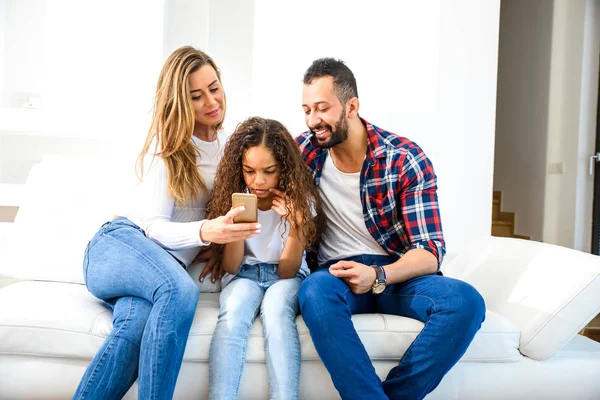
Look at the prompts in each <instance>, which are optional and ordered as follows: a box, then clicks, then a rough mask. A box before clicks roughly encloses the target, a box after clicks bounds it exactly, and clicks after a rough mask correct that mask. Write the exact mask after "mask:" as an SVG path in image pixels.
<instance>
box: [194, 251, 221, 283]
mask: <svg viewBox="0 0 600 400" xmlns="http://www.w3.org/2000/svg"><path fill="white" fill-rule="evenodd" d="M201 261H206V265H205V266H204V269H203V270H202V272H201V273H200V276H199V277H198V280H199V281H200V282H202V281H203V280H204V278H205V277H206V275H208V274H209V273H210V276H211V278H210V280H211V282H213V283H215V281H216V280H217V279H221V278H222V277H223V268H221V262H220V260H219V259H218V258H217V257H215V255H214V253H213V251H212V246H207V247H205V248H204V249H203V250H202V251H201V252H200V253H198V255H197V256H196V258H195V259H194V261H193V262H201Z"/></svg>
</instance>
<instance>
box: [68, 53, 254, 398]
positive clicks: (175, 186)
mask: <svg viewBox="0 0 600 400" xmlns="http://www.w3.org/2000/svg"><path fill="white" fill-rule="evenodd" d="M224 114H225V94H224V92H223V87H222V86H221V78H220V74H219V70H218V68H217V66H216V65H215V63H214V61H213V60H212V59H211V58H210V57H209V56H207V55H206V54H204V53H203V52H201V51H199V50H196V49H194V48H192V47H182V48H180V49H177V50H176V51H175V52H173V54H171V55H170V56H169V58H168V59H167V61H166V62H165V65H164V67H163V69H162V71H161V74H160V77H159V79H158V85H157V88H156V100H155V107H154V114H153V118H152V126H151V128H150V131H149V133H148V137H147V139H146V143H145V145H144V146H143V149H142V151H141V153H140V157H139V159H138V167H139V169H138V171H139V172H140V174H141V175H142V176H141V178H142V179H141V183H140V185H139V186H138V187H137V188H136V193H135V201H134V204H133V207H132V210H130V211H128V212H127V213H125V214H124V216H122V217H115V218H114V219H113V220H112V221H109V222H107V223H105V224H104V225H102V227H101V228H100V230H99V231H98V232H97V233H96V235H95V236H94V237H93V238H92V240H91V241H90V243H89V244H88V247H87V249H86V251H85V257H84V262H83V268H84V271H83V274H84V279H85V283H86V286H87V288H88V290H89V291H90V292H91V293H92V294H93V295H94V296H96V297H97V298H99V299H101V300H104V301H105V302H106V304H107V305H108V306H109V307H110V308H111V309H112V310H113V329H112V331H111V332H110V334H109V335H108V337H107V338H106V340H105V341H104V344H103V345H102V346H101V347H100V349H99V350H98V352H97V353H96V356H95V357H94V359H93V360H92V362H91V363H90V365H89V366H88V368H87V370H86V371H85V374H84V375H83V377H82V378H81V382H80V383H79V387H78V388H77V391H76V393H75V395H74V398H75V399H84V398H85V399H120V398H122V397H123V396H124V395H125V393H126V392H127V391H128V389H129V388H130V387H131V385H132V384H133V383H134V382H135V380H136V379H137V381H138V398H139V399H145V400H146V399H148V400H149V399H170V398H172V397H173V391H174V389H175V383H176V381H177V375H178V373H179V368H180V366H181V361H182V359H183V353H184V350H185V345H186V343H187V337H188V333H189V330H190V326H191V324H192V320H193V318H194V313H195V311H196V305H197V302H198V288H197V287H196V285H195V283H194V282H193V281H192V279H191V278H190V276H189V275H188V274H187V272H186V271H185V269H184V268H185V267H187V266H188V265H189V264H190V263H191V262H192V260H193V259H194V258H195V257H196V256H197V254H198V253H199V251H200V249H201V246H206V245H208V244H209V243H210V242H215V243H227V242H229V241H232V240H240V239H247V238H249V237H251V236H252V235H253V234H254V233H256V230H257V229H258V226H257V224H234V223H233V217H234V216H236V215H238V214H239V213H240V212H241V210H232V211H231V212H229V213H227V215H225V216H223V217H216V218H214V219H212V220H206V219H204V216H205V215H204V214H205V205H206V203H207V201H208V199H209V196H210V192H211V190H212V182H213V178H214V171H215V170H216V166H217V164H218V162H219V160H220V158H221V155H222V150H223V145H224V142H225V140H226V136H225V135H224V133H223V131H221V129H220V128H221V125H222V123H223V116H224ZM215 273H216V270H215V271H213V276H214V274H215Z"/></svg>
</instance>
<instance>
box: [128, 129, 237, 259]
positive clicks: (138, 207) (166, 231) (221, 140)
mask: <svg viewBox="0 0 600 400" xmlns="http://www.w3.org/2000/svg"><path fill="white" fill-rule="evenodd" d="M226 140H227V135H226V134H225V133H224V132H223V131H219V132H218V135H217V140H215V141H213V142H204V141H202V140H200V139H198V138H196V137H195V136H192V142H193V143H194V144H195V145H196V147H198V149H199V150H200V152H199V153H200V154H199V155H198V157H197V159H196V164H197V165H198V170H199V172H200V176H202V179H203V180H204V183H205V184H206V187H207V189H208V191H209V192H208V193H207V194H203V193H200V195H199V196H198V198H197V199H196V200H194V201H193V202H191V203H189V204H186V205H185V206H183V207H181V206H178V205H176V204H175V201H174V200H173V198H172V197H171V196H169V194H168V193H167V166H166V164H165V162H164V160H163V159H162V158H161V157H158V156H153V155H150V154H149V155H147V156H146V158H145V160H144V169H145V174H144V176H143V178H142V181H141V182H140V184H139V185H138V186H137V187H136V188H135V189H134V192H133V199H132V200H133V201H132V202H131V211H130V212H128V213H126V214H125V215H124V216H125V217H127V218H128V219H129V220H130V221H131V222H133V223H134V224H136V225H137V226H139V227H140V228H142V229H143V230H144V232H145V233H146V236H147V237H148V238H149V239H150V240H152V241H154V242H156V243H157V244H159V245H160V246H162V247H163V248H165V249H166V250H167V251H169V252H170V253H171V254H172V255H173V256H175V257H176V258H177V259H178V260H180V261H181V262H183V263H184V264H185V265H186V266H187V265H190V263H191V262H192V261H193V260H194V258H195V257H196V255H197V254H198V253H199V251H200V246H203V245H204V246H205V245H207V244H208V243H203V242H202V241H201V240H200V228H201V227H202V224H203V223H204V221H205V219H204V217H205V216H206V203H207V202H208V200H209V198H210V194H211V193H212V189H213V184H214V180H215V173H216V170H217V165H218V164H219V161H220V160H221V157H222V155H223V147H224V146H225V142H226ZM151 148H152V147H151Z"/></svg>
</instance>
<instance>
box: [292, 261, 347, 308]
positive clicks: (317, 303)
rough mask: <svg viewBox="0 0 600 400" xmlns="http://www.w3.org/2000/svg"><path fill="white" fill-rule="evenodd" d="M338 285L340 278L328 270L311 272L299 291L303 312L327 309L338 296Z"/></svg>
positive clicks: (299, 300)
mask: <svg viewBox="0 0 600 400" xmlns="http://www.w3.org/2000/svg"><path fill="white" fill-rule="evenodd" d="M338 286H339V279H338V278H336V277H334V276H333V275H331V274H330V273H329V272H328V271H319V272H315V273H313V274H310V275H309V276H308V277H307V278H306V279H305V280H304V282H302V286H300V292H299V293H298V302H299V304H300V310H301V312H302V313H303V314H306V313H310V312H315V311H317V310H321V311H326V310H327V308H329V306H330V305H331V304H332V300H333V299H334V298H335V297H336V296H337V294H336V290H337V289H338Z"/></svg>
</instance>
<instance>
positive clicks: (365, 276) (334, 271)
mask: <svg viewBox="0 0 600 400" xmlns="http://www.w3.org/2000/svg"><path fill="white" fill-rule="evenodd" d="M329 272H330V273H331V275H333V276H335V277H337V278H341V279H343V280H344V281H345V282H346V283H347V284H348V286H349V287H350V290H351V291H352V293H354V294H363V293H367V292H368V291H369V290H371V288H372V287H373V284H374V283H375V279H376V278H377V272H375V268H373V267H369V266H368V265H364V264H360V263H357V262H354V261H339V262H337V263H335V264H333V265H332V266H331V267H329Z"/></svg>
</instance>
